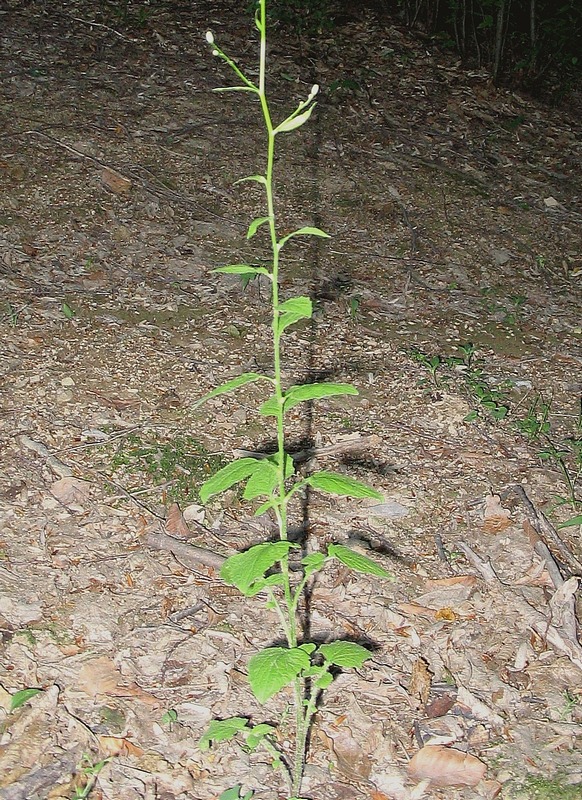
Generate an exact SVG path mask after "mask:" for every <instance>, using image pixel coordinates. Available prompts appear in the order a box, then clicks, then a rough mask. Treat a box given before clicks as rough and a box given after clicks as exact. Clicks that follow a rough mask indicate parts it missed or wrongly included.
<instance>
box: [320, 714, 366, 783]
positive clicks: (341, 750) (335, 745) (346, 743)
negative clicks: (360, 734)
mask: <svg viewBox="0 0 582 800" xmlns="http://www.w3.org/2000/svg"><path fill="white" fill-rule="evenodd" d="M320 735H321V736H322V738H323V739H324V741H325V742H326V744H327V746H328V747H329V749H330V750H331V752H332V753H333V754H334V756H335V758H336V763H337V768H338V770H339V771H340V772H342V773H343V774H344V775H349V776H350V777H355V778H360V779H363V780H367V779H368V778H369V776H370V772H371V771H372V762H371V761H370V759H369V757H368V754H367V753H366V752H365V751H364V749H363V748H362V746H361V744H360V743H359V742H358V741H356V739H355V738H354V737H353V736H352V733H351V731H350V730H349V729H348V728H347V727H342V728H340V729H339V730H334V731H330V730H328V731H326V732H324V731H323V730H321V731H320Z"/></svg>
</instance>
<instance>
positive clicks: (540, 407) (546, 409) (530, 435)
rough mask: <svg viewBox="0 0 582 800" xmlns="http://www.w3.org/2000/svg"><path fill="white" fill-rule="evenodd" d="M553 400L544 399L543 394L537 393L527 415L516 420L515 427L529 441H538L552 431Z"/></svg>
mask: <svg viewBox="0 0 582 800" xmlns="http://www.w3.org/2000/svg"><path fill="white" fill-rule="evenodd" d="M550 409H551V400H550V401H548V402H546V401H544V399H543V397H542V396H541V394H537V395H536V396H535V397H534V399H533V400H532V402H531V403H530V405H529V408H528V409H527V412H526V415H525V417H522V418H521V419H517V420H515V427H516V428H517V430H518V431H519V432H520V433H521V434H523V436H525V437H526V438H527V439H529V441H537V440H539V439H540V438H541V437H542V436H547V435H548V434H549V432H550V421H549V416H550Z"/></svg>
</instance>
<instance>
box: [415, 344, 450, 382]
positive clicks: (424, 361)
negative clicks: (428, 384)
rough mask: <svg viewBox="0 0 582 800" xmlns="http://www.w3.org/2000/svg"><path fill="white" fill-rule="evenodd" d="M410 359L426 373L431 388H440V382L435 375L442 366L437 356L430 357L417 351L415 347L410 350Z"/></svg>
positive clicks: (440, 359) (441, 361)
mask: <svg viewBox="0 0 582 800" xmlns="http://www.w3.org/2000/svg"><path fill="white" fill-rule="evenodd" d="M410 357H411V358H412V360H413V361H416V363H417V364H420V366H421V367H424V368H425V369H426V370H427V371H428V373H429V375H430V378H431V381H432V383H433V386H435V387H436V388H438V387H440V386H441V381H440V380H439V377H438V375H437V373H438V371H439V369H440V368H441V367H442V365H443V360H442V358H441V357H440V356H439V355H434V356H431V355H428V354H427V353H425V352H423V351H422V350H419V349H418V348H417V347H413V348H412V349H411V350H410Z"/></svg>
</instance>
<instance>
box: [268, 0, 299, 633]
mask: <svg viewBox="0 0 582 800" xmlns="http://www.w3.org/2000/svg"><path fill="white" fill-rule="evenodd" d="M260 26H261V28H260V30H261V49H260V56H259V99H260V102H261V110H262V112H263V119H264V121H265V128H266V130H267V165H266V170H265V194H266V198H267V216H268V218H269V235H270V239H271V252H272V255H273V264H272V269H271V278H272V280H271V303H272V309H273V319H272V325H271V327H272V331H273V367H274V379H275V397H276V398H277V417H276V421H277V461H278V472H279V481H278V487H277V494H278V498H279V504H278V506H277V507H276V508H275V514H276V517H277V525H278V529H279V537H280V539H281V540H283V541H285V540H286V539H287V497H286V493H285V428H284V409H283V403H284V399H285V398H284V394H283V381H282V375H281V330H280V324H279V322H280V316H281V311H280V308H279V306H280V302H279V239H278V237H277V227H276V221H275V201H274V194H273V166H274V161H275V135H276V134H275V132H274V128H273V121H272V118H271V112H270V109H269V102H268V100H267V95H266V90H265V84H266V59H267V38H266V2H265V0H261V5H260ZM281 572H282V573H283V579H284V582H283V587H284V593H285V603H286V606H287V609H288V625H287V626H285V628H286V631H285V632H286V635H287V640H288V644H289V647H297V624H296V621H295V613H294V611H293V599H292V595H291V585H290V575H289V559H288V557H285V558H283V559H282V560H281Z"/></svg>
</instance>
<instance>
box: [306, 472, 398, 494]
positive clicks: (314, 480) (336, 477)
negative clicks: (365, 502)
mask: <svg viewBox="0 0 582 800" xmlns="http://www.w3.org/2000/svg"><path fill="white" fill-rule="evenodd" d="M305 483H308V484H309V485H310V486H313V488H314V489H321V490H322V491H324V492H329V494H339V495H341V496H342V497H373V498H375V499H376V500H383V499H384V498H383V495H381V494H380V492H378V491H376V489H372V488H371V487H370V486H366V484H365V483H362V482H361V481H358V480H356V479H355V478H347V477H346V476H345V475H340V474H339V473H337V472H327V471H324V470H322V471H321V472H315V473H314V474H313V475H310V476H309V477H308V478H306V479H305Z"/></svg>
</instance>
